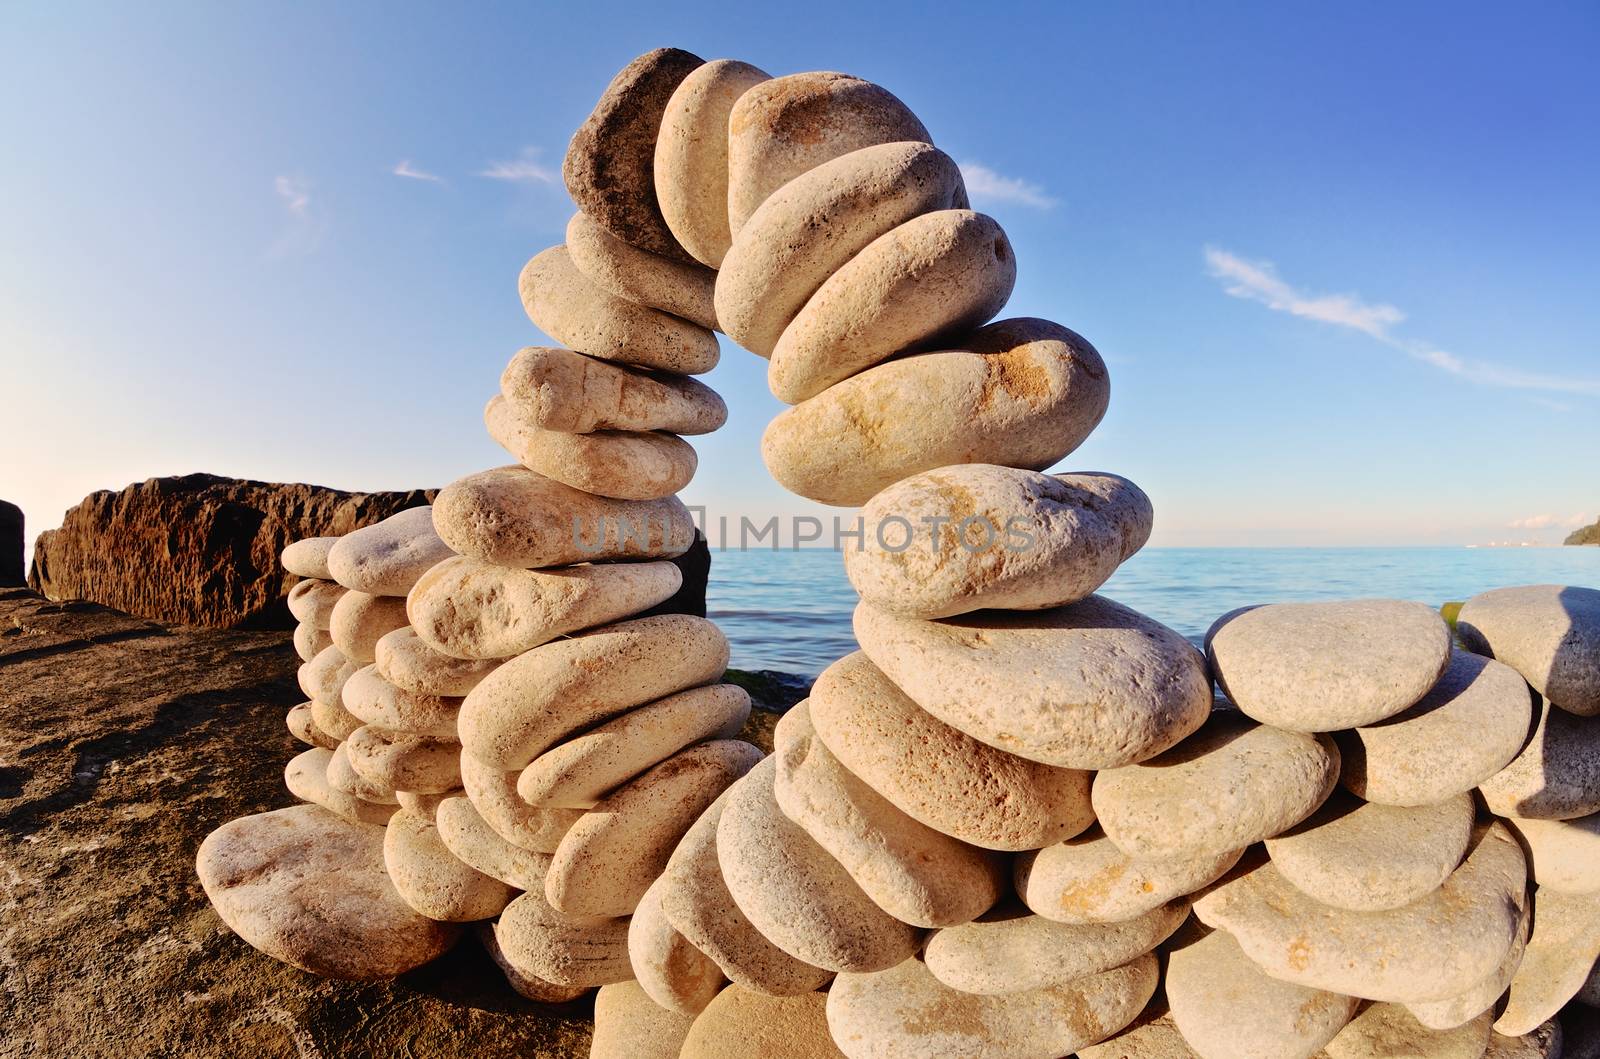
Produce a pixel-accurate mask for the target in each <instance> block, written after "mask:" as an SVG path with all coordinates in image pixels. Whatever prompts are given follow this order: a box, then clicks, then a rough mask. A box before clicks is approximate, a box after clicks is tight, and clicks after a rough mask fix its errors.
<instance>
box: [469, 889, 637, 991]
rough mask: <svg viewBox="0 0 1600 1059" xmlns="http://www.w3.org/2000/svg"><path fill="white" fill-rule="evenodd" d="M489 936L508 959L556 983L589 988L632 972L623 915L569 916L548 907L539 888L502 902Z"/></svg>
mask: <svg viewBox="0 0 1600 1059" xmlns="http://www.w3.org/2000/svg"><path fill="white" fill-rule="evenodd" d="M494 936H495V941H496V942H497V943H498V944H499V946H500V953H501V955H502V956H503V957H504V958H505V961H506V962H507V963H508V964H510V965H511V966H512V967H515V968H516V969H517V970H518V971H520V972H521V973H523V974H527V975H532V976H533V977H535V978H539V979H542V980H544V981H546V982H553V983H554V984H556V985H560V986H583V987H585V988H592V987H594V986H597V985H610V984H611V983H612V982H626V981H627V980H628V979H630V978H632V977H633V969H632V967H630V966H629V964H628V921H627V920H626V919H598V918H595V917H593V916H569V915H567V914H565V913H563V912H559V911H557V910H556V909H554V908H551V907H550V903H549V902H548V901H546V900H545V899H544V891H543V890H529V891H528V892H527V893H524V894H522V895H521V896H519V897H517V898H516V899H515V900H513V901H512V902H511V903H510V904H509V905H507V906H506V910H505V911H504V912H502V913H500V918H499V919H498V920H497V921H496V922H495V927H494Z"/></svg>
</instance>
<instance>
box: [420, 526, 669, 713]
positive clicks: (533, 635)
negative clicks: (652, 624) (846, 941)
mask: <svg viewBox="0 0 1600 1059" xmlns="http://www.w3.org/2000/svg"><path fill="white" fill-rule="evenodd" d="M682 584H683V574H682V573H680V572H679V570H678V568H677V567H676V566H674V565H673V564H672V563H669V562H638V563H583V564H580V565H577V566H563V567H555V568H553V569H545V570H521V569H517V568H515V567H510V566H501V565H498V564H494V563H486V562H483V561H482V560H479V559H469V558H466V557H465V556H456V557H454V558H452V559H446V560H445V561H444V562H442V563H440V564H439V565H438V566H436V567H434V568H433V569H432V570H429V571H428V573H427V574H426V575H425V576H424V577H423V578H422V580H421V581H418V582H417V586H416V587H415V588H413V589H412V590H411V595H410V596H409V597H408V598H407V600H406V614H407V616H408V617H409V618H410V620H411V627H412V628H413V629H414V630H415V631H416V634H417V635H418V636H419V637H421V638H422V640H424V641H425V642H426V643H427V644H429V645H430V646H432V647H433V648H435V649H436V650H438V651H440V652H445V653H448V654H451V655H455V656H457V657H460V658H475V659H503V658H510V657H512V656H514V655H520V654H522V653H524V652H526V651H531V650H532V649H533V648H535V647H538V646H539V645H541V644H545V643H549V642H550V641H551V640H554V639H556V638H557V637H560V636H566V635H568V634H570V633H574V632H578V631H579V630H582V629H589V628H593V627H594V626H596V625H607V624H609V623H611V622H615V621H621V620H623V619H624V618H628V617H631V616H632V615H635V614H639V613H641V612H643V611H646V610H649V609H650V608H651V607H653V606H655V605H656V604H657V603H660V602H662V601H663V600H666V599H669V598H671V596H672V594H673V593H674V592H676V591H677V590H678V588H679V586H680V585H682ZM485 676H487V674H485ZM481 682H482V681H479V683H481ZM477 686H478V685H477V684H474V685H473V687H474V688H476V687H477ZM469 691H470V689H469Z"/></svg>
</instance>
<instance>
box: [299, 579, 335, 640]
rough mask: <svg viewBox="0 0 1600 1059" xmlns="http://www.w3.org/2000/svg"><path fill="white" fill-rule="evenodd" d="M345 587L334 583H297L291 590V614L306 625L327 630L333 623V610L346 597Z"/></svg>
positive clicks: (306, 581) (309, 581)
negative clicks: (343, 596)
mask: <svg viewBox="0 0 1600 1059" xmlns="http://www.w3.org/2000/svg"><path fill="white" fill-rule="evenodd" d="M344 593H345V587H344V586H343V585H339V584H335V583H334V582H332V581H312V580H309V579H308V580H305V581H297V582H295V586H294V587H293V588H291V589H289V597H288V600H287V602H288V604H289V613H290V614H292V615H294V620H295V621H298V622H301V623H303V624H305V625H314V626H316V627H317V628H319V629H326V628H327V627H328V626H329V625H330V624H331V623H332V621H333V608H334V605H335V604H336V603H338V602H339V597H340V596H342V595H344Z"/></svg>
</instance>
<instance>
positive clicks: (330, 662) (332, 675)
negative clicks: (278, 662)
mask: <svg viewBox="0 0 1600 1059" xmlns="http://www.w3.org/2000/svg"><path fill="white" fill-rule="evenodd" d="M348 661H349V660H348V659H346V658H345V656H344V652H343V651H341V650H339V648H338V647H335V646H333V645H332V644H329V645H328V646H327V647H324V648H323V649H322V650H320V651H318V652H317V654H316V656H315V657H314V658H312V659H311V661H309V662H305V663H303V664H302V665H301V666H300V668H299V669H297V670H295V680H296V682H297V683H299V685H300V690H301V691H303V692H305V693H306V696H307V697H308V698H312V699H325V700H327V701H329V702H338V701H339V696H340V694H341V693H342V692H343V691H344V682H345V681H346V680H349V679H350V674H352V673H354V672H355V671H356V670H357V669H359V668H361V667H360V666H349V667H348V669H349V671H348V672H346V671H345V670H346V666H347V663H348Z"/></svg>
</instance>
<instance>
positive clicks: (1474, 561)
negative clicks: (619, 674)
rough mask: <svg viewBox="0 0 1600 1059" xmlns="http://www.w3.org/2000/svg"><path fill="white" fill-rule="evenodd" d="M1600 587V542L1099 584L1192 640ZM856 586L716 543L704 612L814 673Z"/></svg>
mask: <svg viewBox="0 0 1600 1059" xmlns="http://www.w3.org/2000/svg"><path fill="white" fill-rule="evenodd" d="M1533 584H1562V585H1584V586H1589V587H1600V548H1576V547H1575V548H1147V549H1145V550H1144V551H1142V552H1140V553H1138V554H1137V555H1135V556H1134V557H1133V558H1132V559H1130V560H1128V561H1127V562H1126V563H1124V564H1123V565H1122V567H1121V569H1119V570H1118V571H1117V572H1116V574H1115V576H1113V577H1112V578H1111V580H1110V581H1109V582H1107V583H1106V585H1105V587H1104V588H1103V589H1102V590H1101V591H1102V592H1103V593H1104V594H1105V595H1108V596H1110V597H1111V598H1113V599H1115V600H1117V601H1118V602H1121V603H1125V604H1127V605H1128V606H1130V607H1132V608H1134V609H1135V610H1138V611H1141V612H1143V613H1145V614H1148V615H1150V616H1151V617H1152V618H1155V619H1156V620H1157V621H1160V622H1162V623H1164V624H1166V625H1169V626H1171V627H1172V628H1174V629H1176V630H1178V631H1179V632H1181V633H1182V634H1183V635H1185V636H1187V637H1189V638H1190V639H1191V640H1193V641H1194V642H1195V643H1196V644H1198V643H1199V642H1200V638H1201V637H1202V636H1204V635H1205V631H1206V629H1207V628H1208V627H1209V626H1210V625H1211V623H1212V622H1213V621H1214V620H1216V618H1217V617H1219V616H1220V615H1222V614H1225V613H1227V612H1228V611H1230V610H1232V609H1234V608H1235V607H1243V606H1248V605H1250V604H1252V603H1277V602H1284V601H1290V600H1315V599H1355V598H1360V597H1373V596H1381V597H1387V598H1392V599H1414V600H1419V601H1421V602H1423V603H1427V604H1428V605H1429V606H1434V607H1437V606H1439V605H1440V604H1441V603H1447V602H1450V601H1452V600H1464V599H1466V598H1467V597H1469V596H1472V595H1474V594H1476V593H1478V592H1482V591H1484V590H1485V589H1490V588H1501V587H1504V586H1506V585H1533ZM855 605H856V594H855V591H854V589H852V588H851V587H850V582H849V581H848V580H846V579H845V576H844V558H843V556H841V555H840V554H839V553H838V552H836V551H832V550H829V549H820V548H819V549H800V550H782V551H772V550H767V549H760V550H750V551H737V550H731V549H730V550H727V551H719V550H716V549H713V550H712V553H711V582H710V585H709V587H708V591H707V610H708V613H709V616H710V617H711V618H712V619H713V620H714V621H716V623H717V624H718V625H720V626H721V627H722V631H723V632H725V633H726V634H727V636H728V639H729V641H731V643H732V645H733V662H732V665H733V666H734V667H735V668H738V669H776V670H781V671H783V672H785V673H794V674H798V675H801V676H805V677H815V676H816V675H817V674H818V673H820V672H821V671H822V670H823V669H825V668H826V667H827V666H828V665H830V664H831V663H832V662H834V661H835V660H836V659H839V658H841V657H843V656H844V655H846V654H849V653H850V652H851V651H854V650H855V649H856V642H855V637H854V636H852V635H851V632H850V614H851V611H853V610H854V609H855Z"/></svg>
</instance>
